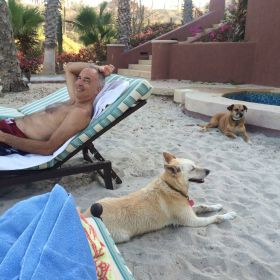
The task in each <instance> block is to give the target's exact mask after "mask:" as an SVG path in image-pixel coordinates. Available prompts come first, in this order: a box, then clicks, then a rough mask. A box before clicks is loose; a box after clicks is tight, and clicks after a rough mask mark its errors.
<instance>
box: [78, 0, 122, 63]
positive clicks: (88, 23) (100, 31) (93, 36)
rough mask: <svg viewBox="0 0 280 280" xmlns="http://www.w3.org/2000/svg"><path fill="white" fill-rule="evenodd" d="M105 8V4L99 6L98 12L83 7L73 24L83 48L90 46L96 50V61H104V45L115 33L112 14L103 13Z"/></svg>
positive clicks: (113, 37)
mask: <svg viewBox="0 0 280 280" xmlns="http://www.w3.org/2000/svg"><path fill="white" fill-rule="evenodd" d="M106 7H107V2H103V3H101V4H100V6H99V12H96V11H95V9H94V8H91V7H83V8H82V9H81V11H80V13H79V14H78V15H77V16H76V18H75V21H74V22H73V24H74V29H75V30H76V32H78V33H79V35H80V37H79V39H80V40H81V41H82V42H83V44H84V45H85V46H89V45H92V46H93V47H94V48H95V49H96V50H98V53H97V59H98V60H104V58H105V56H104V54H105V51H106V44H108V43H110V42H111V41H112V40H113V39H115V37H116V31H115V30H114V28H113V24H112V14H111V13H109V12H105V9H106ZM102 49H103V50H102Z"/></svg>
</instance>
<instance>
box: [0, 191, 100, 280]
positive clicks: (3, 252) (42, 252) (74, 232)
mask: <svg viewBox="0 0 280 280" xmlns="http://www.w3.org/2000/svg"><path fill="white" fill-rule="evenodd" d="M0 279H1V280H12V279H22V280H37V279H38V280H39V279H40V280H43V279H48V280H55V279H59V280H62V279H65V280H66V279H67V280H72V279H73V280H74V279H75V280H77V279H83V280H95V279H97V277H96V269H95V264H94V261H93V257H92V255H91V252H90V248H89V244H88V241H87V238H86V235H85V232H84V230H83V227H82V225H81V222H80V218H79V215H78V213H77V211H76V207H75V203H74V199H73V197H72V196H71V195H68V194H67V193H66V191H65V190H64V189H63V188H62V187H61V186H59V185H56V186H55V187H54V188H53V190H52V191H51V192H50V193H47V194H43V195H39V196H35V197H32V198H30V199H27V200H24V201H22V202H19V203H17V204H16V205H15V206H14V207H12V208H11V209H9V210H8V211H6V212H5V213H4V214H3V215H2V216H1V217H0Z"/></svg>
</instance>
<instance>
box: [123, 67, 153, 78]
mask: <svg viewBox="0 0 280 280" xmlns="http://www.w3.org/2000/svg"><path fill="white" fill-rule="evenodd" d="M118 74H120V75H123V76H129V77H141V78H145V79H151V72H150V71H141V70H134V69H119V70H118Z"/></svg>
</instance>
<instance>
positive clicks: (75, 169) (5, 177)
mask: <svg viewBox="0 0 280 280" xmlns="http://www.w3.org/2000/svg"><path fill="white" fill-rule="evenodd" d="M115 80H125V81H128V82H129V87H128V88H127V89H126V90H125V91H124V92H123V93H122V94H121V96H120V97H119V98H118V99H117V100H116V101H115V102H114V103H113V104H111V105H109V106H108V107H107V108H106V109H105V110H104V111H103V112H102V114H101V115H100V116H99V117H98V118H97V119H95V120H92V121H91V123H90V124H89V125H88V127H87V128H86V129H84V130H83V131H82V132H80V133H79V134H78V135H77V136H75V137H74V139H72V140H71V141H70V143H69V144H68V145H67V146H66V148H65V149H64V150H63V151H62V152H60V153H59V154H57V155H56V156H55V157H54V158H52V159H51V160H49V159H48V158H47V157H46V159H47V160H46V162H44V163H41V164H39V165H37V166H33V167H31V168H26V169H23V170H5V171H0V185H1V186H5V185H6V186H8V185H13V184H19V183H26V182H33V181H39V180H44V179H51V178H56V177H63V176H67V175H72V174H78V173H84V172H92V171H97V172H98V173H99V175H101V176H102V177H103V179H104V182H105V186H106V187H107V188H109V189H113V184H112V179H114V180H115V182H116V183H117V184H120V183H121V182H122V181H121V179H120V178H119V177H118V176H117V174H116V173H115V172H114V170H113V169H112V166H111V162H110V161H107V160H105V159H104V158H103V157H102V155H101V154H100V153H99V152H98V151H97V150H96V149H95V147H94V145H93V143H92V142H93V141H94V140H95V139H97V138H98V137H99V136H101V135H102V134H103V133H104V132H106V131H107V130H109V129H110V128H111V127H113V126H114V125H116V124H117V123H118V122H120V121H121V120H122V119H124V118H126V117H127V116H129V115H130V114H131V113H133V112H135V111H136V110H138V109H139V108H141V107H142V106H143V105H145V104H146V99H147V98H148V97H149V96H150V94H151V90H152V87H151V85H150V84H149V83H148V82H147V81H146V80H143V79H138V78H127V77H123V76H120V75H115V74H112V75H110V76H109V77H107V78H106V83H109V82H113V81H115ZM68 99H69V96H68V92H67V89H66V88H62V89H60V90H58V91H56V92H55V93H53V94H51V95H48V96H47V97H45V98H42V99H40V100H38V101H35V102H32V103H31V104H28V105H25V106H23V107H21V108H19V109H12V108H4V107H0V119H3V118H7V117H22V116H24V115H28V114H31V113H33V112H36V111H39V110H42V109H44V108H45V107H46V106H48V105H50V104H53V103H56V102H63V101H66V100H68ZM80 151H82V152H83V157H84V159H85V160H86V161H87V162H88V163H87V164H82V165H78V166H71V167H62V165H63V164H64V163H66V162H67V161H68V160H69V159H70V158H72V157H73V156H74V155H75V154H77V153H78V152H80ZM89 152H90V153H92V154H93V158H91V157H90V155H89ZM15 169H18V168H15Z"/></svg>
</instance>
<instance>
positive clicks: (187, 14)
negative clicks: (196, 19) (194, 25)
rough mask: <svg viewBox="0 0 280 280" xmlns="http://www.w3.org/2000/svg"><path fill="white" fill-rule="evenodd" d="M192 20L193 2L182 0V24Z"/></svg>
mask: <svg viewBox="0 0 280 280" xmlns="http://www.w3.org/2000/svg"><path fill="white" fill-rule="evenodd" d="M192 20H193V3H192V0H184V4H183V24H186V23H188V22H190V21H192Z"/></svg>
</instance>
